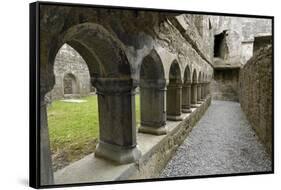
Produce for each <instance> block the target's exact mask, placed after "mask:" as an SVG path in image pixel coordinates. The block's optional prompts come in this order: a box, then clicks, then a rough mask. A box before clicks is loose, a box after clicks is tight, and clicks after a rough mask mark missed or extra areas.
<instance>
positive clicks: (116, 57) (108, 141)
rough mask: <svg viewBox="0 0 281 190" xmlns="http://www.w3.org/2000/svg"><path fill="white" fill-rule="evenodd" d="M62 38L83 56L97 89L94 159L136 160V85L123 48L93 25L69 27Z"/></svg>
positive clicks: (137, 156)
mask: <svg viewBox="0 0 281 190" xmlns="http://www.w3.org/2000/svg"><path fill="white" fill-rule="evenodd" d="M64 39H65V40H66V41H67V43H69V44H71V45H72V46H73V47H74V48H75V49H77V51H78V52H79V53H80V52H81V53H80V54H81V55H82V56H83V57H85V61H86V63H87V64H88V66H89V70H90V76H91V82H92V84H93V85H94V87H95V88H96V90H97V94H98V111H99V143H98V145H97V148H96V151H95V156H98V157H101V158H105V159H108V160H112V161H115V162H117V163H130V162H134V161H136V160H137V159H138V158H139V157H140V155H141V153H140V151H139V150H138V149H137V147H136V145H137V142H136V120H135V93H134V88H135V87H136V86H135V84H134V82H133V80H132V78H131V67H130V64H129V61H128V59H127V56H126V54H125V51H124V50H123V46H122V45H121V43H120V42H119V41H118V40H117V39H115V38H114V37H113V35H111V34H110V33H109V32H108V31H107V30H106V29H105V28H103V27H102V26H101V25H97V24H93V23H83V24H79V25H76V26H74V27H72V28H70V29H69V30H68V32H67V33H66V34H65V37H64ZM112 155H114V156H112Z"/></svg>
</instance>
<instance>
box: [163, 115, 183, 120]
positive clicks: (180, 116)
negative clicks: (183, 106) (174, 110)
mask: <svg viewBox="0 0 281 190" xmlns="http://www.w3.org/2000/svg"><path fill="white" fill-rule="evenodd" d="M167 120H170V121H182V120H183V116H182V115H167Z"/></svg>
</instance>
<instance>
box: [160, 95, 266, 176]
mask: <svg viewBox="0 0 281 190" xmlns="http://www.w3.org/2000/svg"><path fill="white" fill-rule="evenodd" d="M270 170H271V161H270V159H269V157H268V156H267V154H266V152H265V148H264V147H263V145H262V144H261V143H260V142H259V141H258V137H257V136H256V135H255V132H254V131H253V129H252V128H251V127H250V125H249V122H248V121H247V119H246V117H245V115H244V113H243V112H242V110H241V108H240V104H239V103H237V102H230V101H215V100H213V101H212V103H211V105H210V107H209V109H208V110H207V111H206V113H205V115H204V116H203V117H202V118H201V120H200V121H199V122H198V123H197V124H196V126H195V127H194V128H193V129H192V131H191V132H190V134H189V135H188V137H187V138H186V140H185V141H184V142H183V144H182V145H181V146H180V147H179V148H178V150H177V152H176V154H175V155H174V156H173V158H172V159H171V160H170V161H169V163H168V164H167V166H166V167H165V168H164V169H163V171H162V173H161V175H160V177H176V176H197V175H211V174H229V173H243V172H261V171H270Z"/></svg>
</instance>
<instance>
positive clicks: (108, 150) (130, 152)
mask: <svg viewBox="0 0 281 190" xmlns="http://www.w3.org/2000/svg"><path fill="white" fill-rule="evenodd" d="M95 157H99V158H104V159H107V160H111V161H113V162H117V163H118V164H128V163H133V162H135V161H137V160H139V158H140V157H141V151H140V150H139V149H138V148H137V146H136V147H132V148H127V147H120V146H117V145H113V144H108V143H105V142H101V141H100V142H99V143H98V145H97V148H96V151H95Z"/></svg>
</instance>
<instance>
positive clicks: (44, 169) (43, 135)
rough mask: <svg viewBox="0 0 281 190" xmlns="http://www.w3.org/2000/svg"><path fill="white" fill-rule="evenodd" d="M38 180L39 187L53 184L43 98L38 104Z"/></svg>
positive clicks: (45, 105) (45, 106)
mask: <svg viewBox="0 0 281 190" xmlns="http://www.w3.org/2000/svg"><path fill="white" fill-rule="evenodd" d="M40 178H41V179H40V182H41V185H53V184H54V174H53V167H52V158H51V149H50V138H49V130H48V120H47V103H46V101H45V100H44V96H43V97H42V98H41V103H40Z"/></svg>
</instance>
